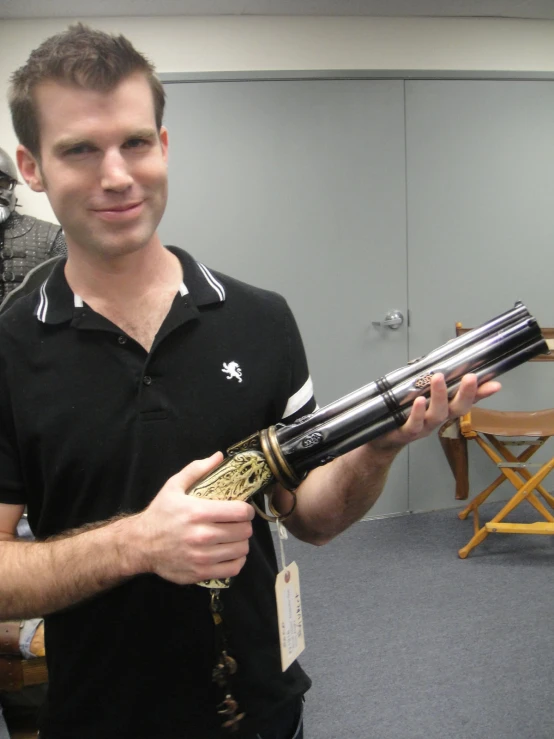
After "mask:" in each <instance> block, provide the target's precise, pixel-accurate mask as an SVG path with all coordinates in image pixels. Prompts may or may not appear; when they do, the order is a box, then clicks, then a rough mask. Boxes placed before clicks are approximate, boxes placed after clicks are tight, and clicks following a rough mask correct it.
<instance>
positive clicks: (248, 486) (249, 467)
mask: <svg viewBox="0 0 554 739" xmlns="http://www.w3.org/2000/svg"><path fill="white" fill-rule="evenodd" d="M229 451H232V450H231V449H230V450H229ZM274 480H275V478H274V477H273V474H272V472H271V470H270V468H269V465H268V464H267V462H266V459H265V456H264V455H263V453H262V452H260V451H257V450H255V449H247V450H245V451H240V452H237V453H235V454H233V456H230V457H226V458H225V459H224V460H223V462H222V463H221V464H220V465H218V466H217V467H216V468H215V470H212V471H211V472H210V473H209V474H208V475H206V477H204V478H203V479H201V480H199V481H198V482H197V483H196V485H194V487H192V488H191V489H190V490H188V491H187V495H192V496H194V497H195V498H208V499H210V500H244V501H246V500H248V499H249V498H251V497H252V496H253V495H254V494H255V493H257V492H258V491H259V490H262V489H263V488H264V487H266V486H267V485H269V484H270V483H272V482H274ZM230 582H231V580H230V578H227V579H226V580H204V581H203V582H199V583H198V585H201V586H202V587H204V588H228V587H229V585H230Z"/></svg>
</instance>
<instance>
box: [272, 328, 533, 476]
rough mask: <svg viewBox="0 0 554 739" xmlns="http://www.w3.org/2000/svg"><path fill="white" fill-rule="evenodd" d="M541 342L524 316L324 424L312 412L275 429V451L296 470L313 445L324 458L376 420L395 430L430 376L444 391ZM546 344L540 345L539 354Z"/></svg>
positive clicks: (426, 390)
mask: <svg viewBox="0 0 554 739" xmlns="http://www.w3.org/2000/svg"><path fill="white" fill-rule="evenodd" d="M539 339H540V340H541V341H543V340H542V335H541V333H540V329H539V327H538V325H537V322H536V321H535V319H533V318H525V319H523V320H520V321H519V322H518V323H516V324H513V325H510V326H507V327H506V328H504V329H502V330H501V331H497V332H496V333H495V334H493V335H492V336H487V337H485V338H484V339H482V340H481V341H478V342H476V343H474V344H472V345H470V346H466V347H465V348H464V349H463V350H462V351H459V352H458V353H457V354H455V355H453V356H449V357H447V358H446V359H442V360H441V361H438V362H436V363H435V364H433V365H432V366H430V367H427V368H426V369H425V370H424V371H423V373H422V374H419V375H415V376H410V377H409V378H408V379H406V380H404V381H403V382H400V383H398V384H397V385H395V386H394V387H392V388H391V389H390V390H389V389H387V390H385V391H384V392H382V393H381V394H380V395H377V396H375V397H373V398H370V399H369V400H365V401H363V402H361V403H359V404H358V405H357V406H355V407H352V408H350V409H348V410H346V411H343V412H342V413H338V414H337V415H335V416H334V417H332V418H330V419H328V420H326V421H324V422H323V423H316V424H313V421H314V420H315V419H316V417H317V414H314V416H312V425H310V427H309V428H308V429H306V430H302V429H299V428H297V433H296V435H295V436H293V437H292V438H289V439H288V440H286V441H284V442H283V441H282V437H281V433H282V430H283V429H277V432H276V437H277V441H278V443H279V445H280V448H281V452H282V454H283V455H284V456H285V458H286V460H287V461H288V462H289V464H290V465H291V466H292V467H293V468H294V469H296V466H297V462H298V460H302V459H303V458H305V457H306V453H307V452H310V451H311V450H312V449H314V448H315V447H318V453H319V454H320V455H321V456H325V450H326V449H328V448H331V447H333V448H334V445H336V444H337V443H340V442H341V441H342V440H344V439H348V438H350V437H352V436H354V435H356V434H357V432H359V431H360V430H362V431H363V429H366V428H368V427H372V426H373V425H375V424H376V423H378V422H379V420H380V419H382V418H387V417H392V419H393V420H394V422H395V426H401V425H402V424H403V423H404V422H405V421H406V419H407V415H406V412H405V409H406V408H407V407H411V405H412V403H413V401H414V400H415V398H417V397H419V396H421V395H423V396H425V397H427V396H428V395H429V386H430V378H431V376H432V375H433V374H436V373H439V372H440V373H442V374H443V375H444V378H445V381H446V384H447V386H448V387H450V386H451V385H452V384H453V383H455V382H456V381H457V380H459V379H460V378H461V377H462V376H463V375H465V374H468V373H469V372H476V370H478V369H480V368H481V367H483V366H486V365H489V364H491V363H492V362H495V361H496V360H499V359H501V358H502V357H505V356H506V355H510V354H511V353H513V352H516V351H517V350H518V349H519V348H520V347H524V346H526V345H528V344H529V343H533V342H535V341H537V340H539ZM545 348H546V344H544V342H543V350H544V349H545Z"/></svg>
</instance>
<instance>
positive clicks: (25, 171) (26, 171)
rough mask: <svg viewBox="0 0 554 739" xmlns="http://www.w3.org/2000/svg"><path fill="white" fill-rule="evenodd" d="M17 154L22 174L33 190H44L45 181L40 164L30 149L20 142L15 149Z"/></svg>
mask: <svg viewBox="0 0 554 739" xmlns="http://www.w3.org/2000/svg"><path fill="white" fill-rule="evenodd" d="M15 155H16V158H17V166H18V167H19V171H20V172H21V176H22V177H23V179H24V180H25V182H26V183H27V184H28V185H29V187H30V188H31V190H34V191H35V192H44V181H43V177H42V173H41V171H40V165H39V163H38V162H37V160H36V159H35V157H34V156H33V155H32V154H31V152H30V151H29V149H27V148H26V147H25V146H22V145H21V144H20V145H19V146H18V147H17V149H16V150H15Z"/></svg>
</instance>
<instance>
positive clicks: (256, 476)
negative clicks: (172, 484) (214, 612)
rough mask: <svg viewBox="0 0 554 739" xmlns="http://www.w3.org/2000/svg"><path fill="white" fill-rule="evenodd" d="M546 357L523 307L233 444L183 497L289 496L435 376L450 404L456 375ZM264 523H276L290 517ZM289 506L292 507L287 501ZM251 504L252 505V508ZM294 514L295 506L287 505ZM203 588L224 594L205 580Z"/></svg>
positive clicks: (389, 420) (489, 374)
mask: <svg viewBox="0 0 554 739" xmlns="http://www.w3.org/2000/svg"><path fill="white" fill-rule="evenodd" d="M544 353H548V346H547V344H546V342H545V341H544V338H543V336H542V334H541V331H540V328H539V326H538V324H537V321H536V320H535V319H534V318H533V317H532V316H531V315H530V314H529V312H528V310H527V308H526V307H525V305H523V303H521V302H518V303H516V305H515V307H514V308H513V309H512V310H509V311H507V312H506V313H503V314H501V315H500V316H497V317H496V318H493V319H492V320H490V321H488V322H487V323H484V324H483V325H481V326H479V327H478V328H475V329H472V330H471V331H467V332H466V333H464V334H462V335H461V336H458V337H457V338H455V339H452V340H451V341H448V342H447V343H446V344H443V345H442V346H440V347H439V348H437V349H435V350H434V351H432V352H430V353H429V354H427V355H425V356H423V357H419V358H418V359H415V360H412V361H411V362H409V363H408V364H407V365H406V366H405V367H401V368H400V369H397V370H394V371H393V372H390V373H389V374H387V375H385V376H384V377H382V378H380V379H378V380H376V381H375V382H370V383H369V384H368V385H365V386H364V387H361V388H359V389H358V390H356V391H354V392H352V393H350V394H349V395H345V396H344V397H342V398H340V399H339V400H337V401H335V402H334V403H331V404H329V405H327V406H325V407H324V408H321V409H319V410H317V411H315V412H314V413H311V414H310V415H309V416H304V417H303V418H300V419H299V420H297V421H296V422H294V423H292V424H290V425H284V424H277V425H276V426H270V427H269V428H267V429H263V430H262V431H259V432H257V433H255V434H253V435H252V436H250V437H248V438H247V439H244V440H243V441H241V442H239V443H238V444H234V445H233V446H232V447H230V448H229V449H228V450H227V456H226V457H225V459H224V460H223V461H222V462H221V464H220V465H218V467H216V468H215V470H212V472H210V473H209V474H208V475H206V476H205V477H204V478H203V479H202V480H200V481H199V482H197V483H196V485H194V487H192V488H191V489H190V490H189V491H188V494H189V495H193V496H196V497H200V498H211V499H217V500H249V499H250V498H252V496H253V495H254V494H255V493H257V492H259V491H262V490H264V489H265V488H268V487H269V486H270V485H272V484H273V483H275V482H278V483H280V484H281V485H282V486H283V487H284V488H286V489H287V490H289V491H290V492H291V493H292V494H293V496H294V491H295V490H296V488H297V487H298V486H299V485H300V483H301V481H302V480H303V479H304V477H306V475H307V474H308V472H310V470H312V469H314V468H315V467H318V466H320V465H323V464H326V463H327V462H330V461H331V460H333V459H335V458H336V457H339V456H341V455H342V454H345V453H346V452H349V451H351V450H352V449H355V448H356V447H358V446H361V445H362V444H365V443H366V442H368V441H370V440H371V439H374V438H376V437H377V436H380V435H382V434H385V433H386V432H388V431H391V430H392V429H395V428H397V427H399V426H401V425H402V424H403V423H405V421H406V420H407V419H408V415H409V413H410V409H411V407H412V404H413V402H414V400H415V399H416V398H418V397H419V396H423V397H425V398H427V399H429V396H430V383H431V377H432V376H433V375H434V374H435V373H438V372H440V373H442V374H443V375H444V378H445V380H446V384H447V387H448V393H449V397H452V396H453V395H454V394H455V392H456V390H457V389H458V387H459V384H460V381H461V378H462V376H463V375H465V374H467V373H469V372H472V373H474V374H476V375H477V380H478V383H479V384H480V385H481V384H483V383H484V382H486V381H488V380H492V379H493V378H495V377H497V376H498V375H501V374H503V373H504V372H508V371H509V370H511V369H514V368H515V367H518V366H519V365H520V364H523V363H524V362H526V361H528V360H529V359H531V358H532V357H534V356H536V355H538V354H544ZM268 498H269V500H268V507H269V509H270V511H271V512H272V513H273V517H271V516H267V514H266V513H265V512H264V511H262V510H260V508H259V507H258V506H257V505H255V508H256V510H257V511H258V513H260V514H261V515H262V516H264V517H265V518H267V519H268V520H276V519H281V520H283V519H284V518H286V516H287V515H290V514H291V513H292V510H293V509H291V510H290V511H288V513H286V514H285V515H281V514H279V513H278V512H277V511H276V510H275V508H274V507H273V505H272V502H271V493H270V494H269V496H268ZM293 500H296V499H295V498H294V497H293ZM251 502H252V503H253V504H254V502H253V501H251ZM293 508H294V506H293ZM199 585H203V586H205V587H210V588H214V587H220V588H221V587H227V586H228V583H227V582H224V581H215V580H208V581H206V582H204V583H199Z"/></svg>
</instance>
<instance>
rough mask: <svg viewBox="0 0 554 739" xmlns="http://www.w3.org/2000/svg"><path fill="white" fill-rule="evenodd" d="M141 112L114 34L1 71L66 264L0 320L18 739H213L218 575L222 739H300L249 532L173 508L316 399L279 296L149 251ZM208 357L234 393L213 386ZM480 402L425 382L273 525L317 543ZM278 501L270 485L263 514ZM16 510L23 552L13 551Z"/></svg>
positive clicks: (1, 494)
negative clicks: (24, 729) (38, 690)
mask: <svg viewBox="0 0 554 739" xmlns="http://www.w3.org/2000/svg"><path fill="white" fill-rule="evenodd" d="M163 103H164V94H163V88H162V87H161V85H160V83H159V81H158V80H157V79H156V78H155V76H154V74H153V68H152V66H151V65H150V64H149V63H148V62H147V61H146V60H145V59H144V57H142V56H141V55H140V54H138V52H136V50H135V49H134V48H133V47H132V46H131V44H130V43H129V42H128V41H127V40H126V39H124V38H123V37H112V36H109V35H107V34H104V33H101V32H98V31H92V30H90V29H87V28H86V27H83V26H82V25H77V26H75V27H72V28H70V29H69V30H68V31H67V32H65V33H63V34H60V35H58V36H55V37H52V38H51V39H48V40H47V41H45V42H44V43H43V44H42V45H41V46H40V47H39V48H38V49H36V50H35V51H34V52H33V53H32V54H31V56H30V58H29V60H28V61H27V63H26V65H25V66H24V67H22V68H21V69H20V70H18V71H17V72H16V73H15V74H14V76H13V79H12V87H11V91H10V105H11V110H12V118H13V121H14V127H15V130H16V134H17V136H18V138H19V141H20V146H19V147H18V150H17V159H18V164H19V168H20V171H21V173H22V175H23V177H24V178H25V180H26V182H27V183H28V184H29V186H30V187H31V188H32V189H33V190H35V191H37V192H46V194H47V196H48V198H49V200H50V203H51V205H52V208H53V210H54V212H55V213H56V216H57V217H58V219H59V221H60V223H61V224H62V225H63V228H64V232H65V236H66V240H67V245H68V259H67V261H63V260H62V261H60V263H59V264H58V265H57V266H56V267H55V269H54V271H53V272H52V274H51V275H50V277H49V278H48V280H47V281H46V282H45V283H44V284H43V285H42V286H41V288H40V289H39V290H38V291H37V292H35V293H33V294H31V295H29V296H27V297H23V298H21V299H20V300H18V301H16V303H15V304H14V306H13V307H12V308H10V309H9V310H8V311H7V312H6V313H5V315H4V317H3V318H1V319H0V501H1V502H2V505H0V531H1V532H2V536H3V539H4V541H2V542H1V543H0V583H1V586H0V618H6V617H11V616H16V615H17V616H18V617H24V616H33V615H38V614H40V615H46V651H47V656H48V660H49V671H50V686H49V695H48V699H47V703H46V706H45V710H44V715H43V717H42V721H41V737H44V738H45V739H65V738H69V737H72V739H73V738H75V737H79V738H86V737H95V738H96V737H99V736H101V737H103V738H106V739H110V738H113V739H115V738H116V737H117V739H121V738H122V737H125V738H126V737H129V739H130V737H133V739H146V738H148V739H153V738H155V739H177V738H178V737H179V739H183V737H191V739H200V738H201V739H210V738H211V737H214V738H215V737H220V736H223V733H222V730H221V728H220V724H221V716H218V715H217V709H216V707H217V705H218V704H219V705H220V710H221V705H222V704H221V695H220V694H219V692H218V685H217V684H214V683H213V682H212V668H213V664H214V655H215V651H214V621H213V620H212V617H211V614H210V612H209V598H210V594H209V591H207V590H206V589H204V588H200V587H196V586H195V585H194V584H195V583H197V582H199V581H201V580H204V579H210V578H227V577H234V578H235V580H234V582H233V585H232V587H231V588H230V589H229V590H228V591H225V592H224V593H223V596H222V599H223V602H224V620H225V623H226V626H227V628H228V635H229V651H230V652H231V653H232V655H233V657H234V658H236V661H237V664H238V671H237V673H236V675H233V676H232V679H233V688H232V697H233V700H235V699H236V700H237V702H238V704H239V706H240V709H241V711H242V712H244V713H246V716H245V718H244V719H243V720H242V721H241V722H240V724H239V735H240V736H244V737H249V738H251V739H254V737H261V738H262V739H288V737H292V736H297V737H300V736H301V734H300V731H301V729H300V728H298V727H297V726H296V724H298V721H299V713H300V705H301V696H302V695H303V693H304V692H305V691H306V690H307V689H308V688H309V684H310V683H309V679H308V678H307V676H306V675H305V674H304V672H303V671H302V670H301V668H300V667H299V665H298V664H297V663H294V664H293V665H292V666H291V667H290V668H289V669H288V670H287V671H286V672H285V673H282V671H281V669H280V659H279V648H278V629H277V621H276V614H275V597H274V580H275V575H276V572H277V564H276V561H275V555H274V551H273V547H272V541H271V535H270V532H269V529H268V527H267V524H266V523H265V522H264V521H262V520H261V519H260V517H259V516H256V517H255V518H254V516H253V510H252V508H251V506H250V505H248V504H247V503H244V502H240V501H226V502H216V501H209V500H200V499H195V498H192V497H188V496H186V495H184V493H185V492H186V491H187V489H189V488H190V487H191V486H192V485H193V484H194V482H195V481H196V480H198V479H199V478H200V477H201V476H202V475H204V474H205V473H207V472H208V471H209V470H211V469H212V468H213V467H214V466H215V465H216V464H217V463H218V462H219V461H220V460H221V458H222V457H221V453H220V452H218V451H216V450H221V449H225V448H227V447H228V446H230V445H231V444H232V443H234V442H236V441H238V440H240V439H242V438H245V437H247V436H248V435H249V434H251V433H252V432H254V431H256V430H259V429H261V428H265V427H267V426H269V425H271V424H273V423H276V422H277V421H279V420H280V419H282V418H284V419H285V420H286V421H287V422H290V421H293V420H295V418H297V417H299V416H301V415H304V414H306V413H308V412H310V411H312V410H313V409H314V407H315V401H314V399H313V395H312V392H311V383H310V380H309V375H308V369H307V364H306V361H305V357H304V352H303V348H302V344H301V341H300V337H299V334H298V330H297V328H296V325H295V323H294V319H293V317H292V315H291V313H290V311H289V309H288V307H287V306H286V303H285V302H284V300H283V299H282V298H281V297H279V296H278V295H275V294H274V293H268V292H265V291H262V290H258V289H256V288H253V287H250V286H247V285H244V284H242V283H239V282H237V281H236V280H233V279H231V278H228V277H225V276H223V275H219V274H217V273H213V272H211V271H210V270H208V269H207V268H205V267H204V266H203V265H201V264H199V263H198V262H196V261H195V260H194V259H193V258H192V257H191V256H190V255H188V254H186V253H185V252H182V251H180V250H178V249H173V248H172V249H169V248H165V247H164V246H163V245H162V244H161V242H160V240H159V238H158V236H157V234H156V228H157V226H158V223H159V221H160V219H161V217H162V214H163V211H164V208H165V205H166V197H167V173H166V162H167V152H168V133H167V131H166V129H165V128H164V127H163V126H162V115H163ZM246 325H248V327H249V330H248V332H246V331H244V330H243V328H242V327H243V326H246ZM22 337H24V338H22ZM231 360H232V361H233V362H236V363H237V364H238V365H239V366H240V368H241V370H242V372H241V376H240V379H241V382H240V383H239V382H238V380H237V378H236V377H235V378H234V379H233V378H229V377H228V376H227V375H226V374H225V373H224V372H222V367H223V366H224V365H223V362H226V363H227V366H228V367H229V366H230V364H229V363H230V361H231ZM16 377H17V378H18V380H17V381H16V379H15V378H16ZM498 387H499V386H498V383H489V384H488V385H486V386H483V387H482V388H480V389H479V390H478V389H477V387H476V379H475V377H473V376H467V377H465V378H464V380H463V382H462V386H461V388H460V390H459V391H458V393H457V395H456V396H455V397H454V398H453V399H452V401H451V402H450V403H449V402H448V399H447V391H446V387H445V384H444V380H443V379H442V378H441V377H435V378H434V380H433V387H432V399H431V402H430V405H429V408H428V410H426V408H425V401H423V399H420V400H418V401H417V402H416V403H415V404H414V407H413V410H412V412H411V415H410V418H409V420H408V422H407V423H406V424H405V426H404V427H402V428H401V429H399V430H398V431H395V432H394V433H391V434H389V435H387V436H385V437H382V438H380V439H379V440H377V441H374V442H372V443H371V444H367V445H365V446H364V447H363V448H359V449H357V450H355V451H354V452H351V453H349V454H348V455H345V456H343V457H341V458H339V459H338V460H336V461H334V462H332V463H330V464H328V465H326V466H325V467H322V468H318V469H317V470H315V471H314V472H312V473H310V475H309V476H308V477H307V478H306V480H305V481H304V482H303V483H302V484H301V486H300V487H299V489H298V493H297V496H298V505H297V507H296V510H295V512H294V513H293V514H292V515H291V516H290V518H288V519H287V522H286V525H287V526H288V528H289V529H290V531H291V532H292V533H293V534H295V535H296V536H298V537H299V538H301V539H303V540H304V541H308V542H312V543H314V544H323V543H325V542H327V541H329V540H330V539H331V538H332V537H334V536H336V535H337V534H338V533H340V532H341V531H343V530H344V529H345V528H347V527H348V526H349V525H350V524H351V523H353V522H354V521H356V520H358V519H359V518H360V517H361V516H362V515H363V514H364V513H365V512H366V511H367V510H368V508H370V507H371V505H372V504H373V502H374V501H375V500H376V499H377V497H378V495H379V494H380V493H381V490H382V488H383V485H384V483H385V480H386V476H387V472H388V469H389V467H390V465H391V463H392V461H393V459H394V457H395V456H396V454H397V453H398V451H399V450H400V449H401V448H402V447H403V446H404V445H405V444H407V443H408V442H411V441H413V440H415V439H417V438H420V437H422V436H426V435H427V434H429V433H431V431H433V430H434V429H436V428H437V427H438V425H439V424H440V423H441V422H443V421H444V420H445V418H447V417H448V416H449V415H460V414H462V413H465V412H466V411H467V410H468V409H469V408H470V406H471V405H472V403H473V402H474V401H475V400H476V399H479V398H482V397H486V396H487V395H488V394H490V393H492V392H495V391H496V390H497V389H498ZM214 451H216V453H215V454H213V452H214ZM209 455H211V456H209ZM195 460H196V461H195ZM289 498H290V494H289V493H287V492H286V491H285V490H278V491H277V494H276V505H277V508H278V509H279V510H281V511H285V510H288V508H289V507H290V506H289V502H290V501H289ZM25 504H27V506H28V510H29V521H30V523H31V527H32V528H33V531H34V533H35V534H36V536H37V538H38V539H39V541H37V542H34V543H29V544H22V543H18V542H14V541H12V535H13V530H14V527H15V524H16V522H17V520H18V519H19V516H20V514H21V510H22V508H23V506H24V505H25Z"/></svg>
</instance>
